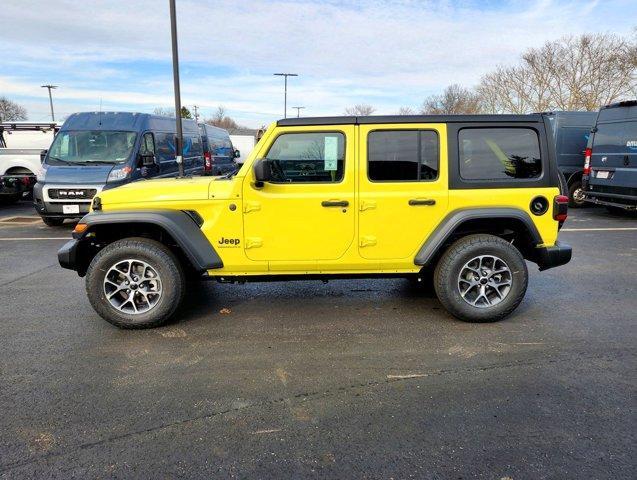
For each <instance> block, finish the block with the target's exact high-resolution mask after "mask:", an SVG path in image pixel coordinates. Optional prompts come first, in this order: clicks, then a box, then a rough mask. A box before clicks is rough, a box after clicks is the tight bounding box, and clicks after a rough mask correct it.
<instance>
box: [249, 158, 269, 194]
mask: <svg viewBox="0 0 637 480" xmlns="http://www.w3.org/2000/svg"><path fill="white" fill-rule="evenodd" d="M253 168H254V178H255V180H256V182H255V183H254V186H255V187H257V188H261V187H263V183H264V182H267V181H268V180H270V173H271V171H272V170H271V167H270V160H268V159H267V158H260V159H259V160H257V161H256V162H254V167H253Z"/></svg>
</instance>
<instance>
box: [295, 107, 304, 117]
mask: <svg viewBox="0 0 637 480" xmlns="http://www.w3.org/2000/svg"><path fill="white" fill-rule="evenodd" d="M292 108H296V118H299V117H300V116H301V115H300V114H301V110H303V109H304V108H305V107H292Z"/></svg>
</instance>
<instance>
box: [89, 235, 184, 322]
mask: <svg viewBox="0 0 637 480" xmlns="http://www.w3.org/2000/svg"><path fill="white" fill-rule="evenodd" d="M127 259H135V260H139V261H143V262H145V263H147V264H148V265H149V266H151V267H152V268H153V269H154V270H155V271H156V272H157V274H158V275H159V278H160V282H161V288H162V292H161V296H160V297H159V299H158V300H157V303H156V304H155V305H154V306H153V307H151V308H150V309H149V310H148V311H146V312H143V313H126V312H124V311H122V310H118V309H117V308H116V307H115V306H113V305H111V303H110V302H109V300H108V299H107V298H106V293H105V287H104V278H105V277H106V275H107V274H108V271H109V270H110V269H111V267H114V266H115V265H117V264H118V263H120V262H125V261H126V260H127ZM185 281H186V280H185V277H184V272H183V268H182V267H181V264H180V263H179V260H178V259H177V257H175V255H174V254H173V253H172V252H171V251H170V250H169V249H168V248H167V247H166V246H164V245H163V244H161V243H159V242H157V241H155V240H150V239H147V238H136V237H133V238H125V239H123V240H118V241H116V242H113V243H111V244H109V245H108V246H106V247H105V248H103V249H102V250H100V252H99V253H98V254H97V255H95V257H94V258H93V260H92V261H91V264H90V265H89V267H88V270H87V274H86V293H87V294H88V298H89V301H90V302H91V305H92V306H93V308H94V309H95V311H96V312H97V313H98V314H99V315H100V316H101V317H102V318H103V319H104V320H106V321H107V322H110V323H112V324H113V325H115V326H116V327H119V328H136V329H139V328H152V327H158V326H160V325H163V324H164V323H166V322H167V321H168V320H169V319H170V317H171V316H172V315H173V314H174V313H175V310H177V307H179V304H180V303H181V301H182V299H183V296H184V292H185ZM142 283H143V282H140V287H139V288H140V289H141V285H142ZM124 295H125V294H124ZM131 305H132V304H131Z"/></svg>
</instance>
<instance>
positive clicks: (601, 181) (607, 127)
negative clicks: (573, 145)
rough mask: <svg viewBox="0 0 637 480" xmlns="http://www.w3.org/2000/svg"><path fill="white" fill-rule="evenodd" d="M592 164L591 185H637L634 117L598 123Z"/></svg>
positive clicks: (636, 140) (636, 144) (627, 186)
mask: <svg viewBox="0 0 637 480" xmlns="http://www.w3.org/2000/svg"><path fill="white" fill-rule="evenodd" d="M591 167H592V176H591V179H590V183H591V184H592V185H601V186H605V187H620V188H635V187H636V186H637V120H636V121H623V122H609V123H598V124H597V131H596V132H595V137H594V138H593V153H592V156H591Z"/></svg>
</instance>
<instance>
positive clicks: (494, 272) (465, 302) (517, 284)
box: [434, 234, 529, 322]
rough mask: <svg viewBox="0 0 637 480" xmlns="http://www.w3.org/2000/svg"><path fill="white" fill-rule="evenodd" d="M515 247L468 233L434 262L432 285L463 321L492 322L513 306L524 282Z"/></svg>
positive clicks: (524, 272)
mask: <svg viewBox="0 0 637 480" xmlns="http://www.w3.org/2000/svg"><path fill="white" fill-rule="evenodd" d="M528 278H529V274H528V270H527V268H526V263H525V262H524V258H523V257H522V255H521V254H520V252H519V251H518V249H517V248H515V247H514V246H513V245H511V244H510V243H509V242H507V241H505V240H503V239H502V238H500V237H496V236H494V235H485V234H478V235H468V236H466V237H464V238H462V239H460V240H458V241H456V242H455V243H453V244H452V245H451V246H450V247H449V248H448V249H447V251H446V252H445V253H444V254H443V256H442V258H441V259H440V261H439V262H438V264H437V265H436V269H435V271H434V288H435V290H436V294H437V296H438V299H439V300H440V303H442V304H443V306H444V307H445V308H446V309H447V311H448V312H449V313H451V314H452V315H454V316H455V317H457V318H459V319H460V320H464V321H466V322H495V321H498V320H501V319H502V318H504V317H506V316H507V315H509V314H510V313H511V312H513V310H515V309H516V308H517V306H518V305H519V304H520V302H521V301H522V299H523V298H524V294H525V293H526V288H527V285H528Z"/></svg>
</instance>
